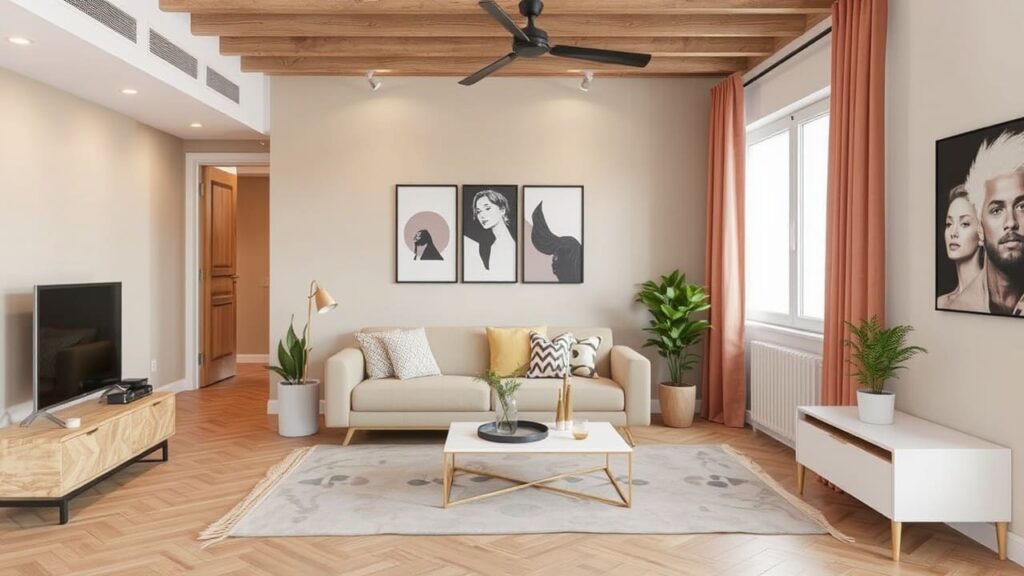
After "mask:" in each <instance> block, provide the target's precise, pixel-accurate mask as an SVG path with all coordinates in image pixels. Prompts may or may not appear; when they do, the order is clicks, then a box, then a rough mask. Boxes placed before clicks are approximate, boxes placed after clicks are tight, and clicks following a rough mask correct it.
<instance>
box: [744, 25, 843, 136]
mask: <svg viewBox="0 0 1024 576" xmlns="http://www.w3.org/2000/svg"><path fill="white" fill-rule="evenodd" d="M815 30H817V28H815ZM815 35H817V32H811V33H808V34H805V35H804V36H801V37H800V38H798V39H797V40H794V41H793V42H792V44H790V46H789V47H787V48H796V47H797V46H799V45H800V44H802V43H803V42H806V41H807V40H810V38H808V37H807V36H810V37H813V36H815ZM794 44H795V45H796V46H793V45H794ZM831 71H832V35H831V34H829V35H827V36H825V37H824V38H822V39H821V40H818V41H817V42H815V43H814V44H812V45H810V46H808V47H807V48H806V49H804V50H803V51H802V52H800V53H799V54H797V55H796V56H793V57H792V58H790V59H789V60H787V61H785V62H783V63H782V64H780V65H779V67H778V68H776V69H774V70H772V71H771V72H769V73H768V74H766V75H764V76H762V77H761V78H760V79H758V80H757V81H756V82H754V83H753V84H751V85H750V86H747V88H746V89H745V90H744V92H743V97H744V99H745V102H744V103H745V104H746V112H747V124H748V125H750V124H754V123H757V122H758V121H765V120H769V119H771V118H777V117H778V116H779V113H780V112H782V111H791V110H792V109H793V107H794V106H800V105H801V104H800V103H801V102H805V100H806V99H807V98H811V97H814V96H815V95H819V97H820V94H821V93H822V91H823V90H828V88H829V86H830V85H831V83H832V76H831V74H832V72H831ZM756 72H757V69H754V70H752V71H751V73H748V74H747V75H746V76H745V78H746V77H747V76H749V77H753V75H754V73H756ZM805 103H806V102H805Z"/></svg>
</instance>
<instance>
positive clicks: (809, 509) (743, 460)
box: [722, 444, 856, 544]
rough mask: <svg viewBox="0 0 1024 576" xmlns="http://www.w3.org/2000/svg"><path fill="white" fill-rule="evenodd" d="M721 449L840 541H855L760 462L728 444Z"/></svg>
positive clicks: (850, 542)
mask: <svg viewBox="0 0 1024 576" xmlns="http://www.w3.org/2000/svg"><path fill="white" fill-rule="evenodd" d="M722 449H723V450H725V451H726V452H727V453H728V454H729V455H730V456H732V457H733V458H736V460H738V461H739V463H740V464H743V466H745V467H746V468H747V470H750V471H751V472H753V473H754V475H756V476H757V477H758V478H760V479H761V481H762V482H764V483H765V484H767V485H768V487H769V488H771V489H773V490H775V491H776V492H778V493H779V494H781V495H782V497H783V498H785V499H786V500H787V501H788V502H789V503H790V504H792V505H793V506H794V507H796V508H797V509H798V510H800V511H801V512H803V513H804V514H806V515H807V516H809V517H810V518H811V519H812V520H814V521H815V522H817V523H818V524H819V525H820V526H821V527H822V528H824V529H825V530H827V531H828V533H829V534H831V535H832V537H833V538H835V539H836V540H839V541H840V542H846V543H848V544H852V543H853V542H856V540H854V539H853V538H851V537H850V536H847V535H846V534H843V533H842V532H840V531H839V529H838V528H836V527H835V526H833V525H832V523H831V522H829V521H828V519H826V518H825V515H824V514H822V513H821V511H820V510H818V509H817V508H815V507H814V506H811V505H810V504H808V503H807V502H804V501H803V500H801V499H800V498H798V497H797V496H796V495H794V494H793V493H791V492H790V491H789V490H786V489H785V488H783V487H782V485H781V484H779V483H778V481H776V480H775V478H772V477H771V475H769V474H768V473H767V472H765V470H764V468H761V465H760V464H758V463H757V462H754V461H753V460H751V459H750V457H748V456H747V455H746V454H744V453H742V452H740V451H739V450H737V449H735V448H733V447H732V446H730V445H728V444H722Z"/></svg>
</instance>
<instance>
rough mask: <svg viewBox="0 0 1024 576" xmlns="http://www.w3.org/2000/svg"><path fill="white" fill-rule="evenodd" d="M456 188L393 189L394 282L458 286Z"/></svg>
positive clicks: (412, 186) (410, 186)
mask: <svg viewBox="0 0 1024 576" xmlns="http://www.w3.org/2000/svg"><path fill="white" fill-rule="evenodd" d="M457 211H458V187H457V186H455V185H433V184H399V185H398V186H395V235H396V237H395V281H396V282H399V283H451V282H458V276H457V272H458V270H457V268H458V259H459V258H458V242H457V236H456V231H457V228H456V226H457V224H456V222H457V221H458V219H457Z"/></svg>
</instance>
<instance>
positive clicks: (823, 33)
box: [743, 26, 832, 88]
mask: <svg viewBox="0 0 1024 576" xmlns="http://www.w3.org/2000/svg"><path fill="white" fill-rule="evenodd" d="M831 33H832V27H831V26H829V27H828V28H826V29H824V30H822V31H821V33H819V34H818V35H817V36H815V37H814V38H811V39H810V40H808V41H807V42H804V43H803V44H801V45H800V47H799V48H797V49H796V50H793V51H792V52H790V53H789V54H786V55H785V56H784V57H782V58H780V59H779V60H778V61H777V62H775V63H774V64H772V65H771V66H769V67H767V68H765V69H764V70H762V71H761V72H760V73H758V75H757V76H754V77H753V78H751V79H750V80H747V81H746V82H744V83H743V87H744V88H746V87H747V86H750V85H751V84H753V83H754V82H757V81H758V80H760V79H761V78H762V77H763V76H764V75H765V74H768V73H769V72H771V71H772V70H775V69H776V68H778V67H779V66H781V65H782V64H783V63H785V62H786V61H787V60H789V59H790V58H792V57H793V56H796V55H797V54H799V53H801V52H803V51H804V50H806V49H807V48H809V47H810V46H811V45H812V44H814V43H815V42H817V41H818V40H821V39H822V38H824V37H825V36H828V35H829V34H831Z"/></svg>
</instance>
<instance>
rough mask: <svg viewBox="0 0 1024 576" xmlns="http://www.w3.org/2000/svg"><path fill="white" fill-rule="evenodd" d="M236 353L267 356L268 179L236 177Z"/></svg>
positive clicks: (268, 284) (261, 177) (268, 331)
mask: <svg viewBox="0 0 1024 576" xmlns="http://www.w3.org/2000/svg"><path fill="white" fill-rule="evenodd" d="M236 287H237V289H238V315H237V319H238V353H239V354H266V353H267V350H268V349H269V348H268V346H269V341H270V327H269V325H268V323H269V318H270V178H268V177H266V176H239V177H238V283H237V284H236Z"/></svg>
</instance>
